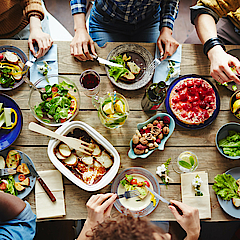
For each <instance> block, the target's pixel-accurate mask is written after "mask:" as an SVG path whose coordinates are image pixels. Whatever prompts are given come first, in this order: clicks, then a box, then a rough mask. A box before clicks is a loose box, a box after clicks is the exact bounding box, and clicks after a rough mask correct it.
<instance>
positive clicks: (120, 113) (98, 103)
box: [92, 92, 129, 129]
mask: <svg viewBox="0 0 240 240" xmlns="http://www.w3.org/2000/svg"><path fill="white" fill-rule="evenodd" d="M92 103H93V105H94V107H96V108H97V109H98V118H99V120H100V122H101V123H102V124H103V125H104V126H105V127H106V128H109V129H115V128H119V127H121V126H122V125H123V124H124V123H125V121H126V119H127V117H128V115H129V106H128V103H127V100H126V98H125V97H124V96H123V95H121V94H119V93H116V92H113V93H108V94H106V95H105V96H104V97H99V96H94V97H93V98H92Z"/></svg>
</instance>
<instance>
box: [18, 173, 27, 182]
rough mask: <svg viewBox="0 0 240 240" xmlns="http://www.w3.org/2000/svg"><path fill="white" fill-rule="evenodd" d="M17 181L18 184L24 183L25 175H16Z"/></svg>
mask: <svg viewBox="0 0 240 240" xmlns="http://www.w3.org/2000/svg"><path fill="white" fill-rule="evenodd" d="M18 179H19V181H20V182H22V181H24V180H25V179H26V177H25V175H24V174H19V175H18Z"/></svg>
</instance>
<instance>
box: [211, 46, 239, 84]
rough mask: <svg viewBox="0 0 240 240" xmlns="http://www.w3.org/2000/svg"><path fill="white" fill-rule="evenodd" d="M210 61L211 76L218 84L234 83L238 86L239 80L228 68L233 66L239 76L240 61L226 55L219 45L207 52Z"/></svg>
mask: <svg viewBox="0 0 240 240" xmlns="http://www.w3.org/2000/svg"><path fill="white" fill-rule="evenodd" d="M208 58H209V60H210V61H211V68H210V69H211V70H210V71H211V76H212V77H213V78H214V79H215V80H216V81H218V82H220V83H225V82H230V81H234V82H236V83H237V84H240V79H239V78H238V77H237V76H236V75H235V74H234V73H233V72H232V70H231V68H230V67H229V66H235V67H236V71H237V72H238V74H240V61H239V60H238V59H237V58H235V57H233V56H232V55H230V54H227V53H226V52H225V51H224V50H223V48H222V47H221V46H220V45H216V46H215V47H213V48H212V49H210V50H209V52H208Z"/></svg>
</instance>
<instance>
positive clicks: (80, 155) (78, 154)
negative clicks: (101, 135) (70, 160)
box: [76, 150, 89, 158]
mask: <svg viewBox="0 0 240 240" xmlns="http://www.w3.org/2000/svg"><path fill="white" fill-rule="evenodd" d="M76 154H77V156H78V157H80V158H83V157H86V156H89V155H87V154H85V153H83V152H81V151H79V150H76Z"/></svg>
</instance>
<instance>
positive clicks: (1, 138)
mask: <svg viewBox="0 0 240 240" xmlns="http://www.w3.org/2000/svg"><path fill="white" fill-rule="evenodd" d="M0 102H1V103H3V106H4V107H8V108H13V109H14V110H15V111H16V113H17V117H18V120H17V124H16V126H15V127H14V128H13V129H0V151H2V150H4V149H6V148H8V147H9V146H11V145H12V144H13V143H14V142H15V141H16V139H17V138H18V136H19V135H20V133H21V130H22V125H23V117H22V112H21V109H20V108H19V106H18V105H17V103H16V102H15V101H14V100H13V99H12V98H10V97H9V96H8V95H5V94H3V93H0ZM13 121H14V119H12V122H13Z"/></svg>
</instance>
